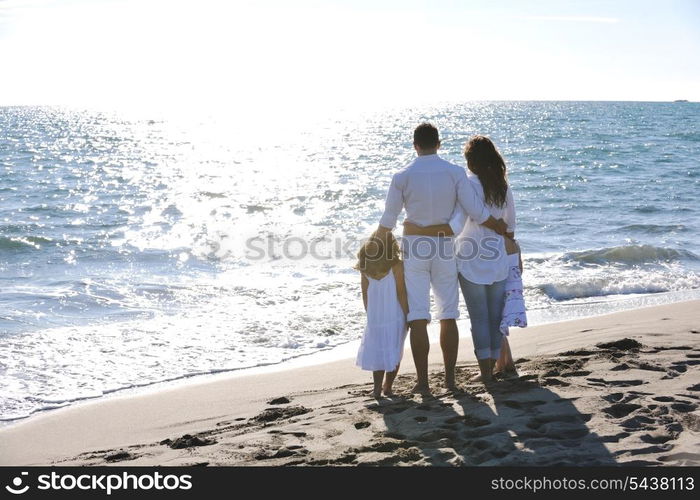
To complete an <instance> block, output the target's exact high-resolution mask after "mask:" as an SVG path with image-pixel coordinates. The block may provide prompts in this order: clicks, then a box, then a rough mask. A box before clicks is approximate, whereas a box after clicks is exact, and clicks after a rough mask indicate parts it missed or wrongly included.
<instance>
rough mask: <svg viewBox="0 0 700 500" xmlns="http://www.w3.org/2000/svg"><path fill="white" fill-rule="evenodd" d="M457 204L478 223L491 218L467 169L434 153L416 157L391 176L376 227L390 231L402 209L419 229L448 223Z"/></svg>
mask: <svg viewBox="0 0 700 500" xmlns="http://www.w3.org/2000/svg"><path fill="white" fill-rule="evenodd" d="M458 204H459V206H461V208H462V210H463V211H464V212H465V213H466V214H467V215H468V216H469V217H471V218H472V219H473V220H474V221H476V222H477V223H478V224H481V223H483V222H484V221H486V219H488V218H489V216H490V215H491V214H490V212H489V210H488V208H487V207H486V206H485V205H484V202H483V201H481V199H480V198H479V196H478V195H477V193H476V191H475V189H474V186H473V184H472V183H471V182H469V180H468V179H467V173H466V169H464V168H462V167H459V166H457V165H455V164H454V163H450V162H449V161H446V160H443V159H442V158H440V157H439V156H438V155H437V154H433V155H425V156H418V157H417V158H416V159H415V160H413V162H411V163H410V164H409V165H408V166H407V167H405V168H403V169H401V170H400V171H398V172H397V173H395V174H394V176H393V177H392V179H391V185H390V186H389V192H388V193H387V196H386V206H385V209H384V215H382V218H381V219H380V221H379V224H380V225H382V226H384V227H386V228H389V229H393V228H394V227H396V221H397V220H398V217H399V215H400V214H401V210H402V209H404V208H405V209H406V218H407V219H408V220H410V221H411V222H413V223H415V224H417V225H419V226H432V225H434V224H447V223H449V221H450V218H451V216H452V214H453V212H454V210H455V207H456V206H457V205H458Z"/></svg>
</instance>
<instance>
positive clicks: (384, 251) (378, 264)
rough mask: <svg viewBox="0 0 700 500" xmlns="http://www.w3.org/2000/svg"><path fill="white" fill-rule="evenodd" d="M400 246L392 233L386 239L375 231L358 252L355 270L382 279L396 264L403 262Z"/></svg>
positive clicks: (387, 234)
mask: <svg viewBox="0 0 700 500" xmlns="http://www.w3.org/2000/svg"><path fill="white" fill-rule="evenodd" d="M400 254H401V252H400V250H399V244H398V242H397V241H396V238H394V235H393V234H392V233H390V232H389V233H386V236H385V237H384V238H382V237H380V236H378V235H377V232H376V231H375V232H374V233H372V235H371V236H370V237H369V239H368V240H367V241H365V243H364V244H363V245H362V247H361V248H360V251H359V252H357V264H355V269H357V270H358V271H360V272H362V273H364V274H366V275H367V276H369V277H371V278H374V279H380V278H382V277H384V275H385V274H386V273H388V272H389V269H391V268H392V267H393V266H394V264H397V263H399V262H401V257H400Z"/></svg>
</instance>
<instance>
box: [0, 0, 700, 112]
mask: <svg viewBox="0 0 700 500" xmlns="http://www.w3.org/2000/svg"><path fill="white" fill-rule="evenodd" d="M698 54H700V1H698V0H665V1H663V2H659V1H658V0H654V1H647V0H616V1H599V0H587V1H583V0H580V1H573V0H532V1H521V0H493V1H489V2H484V1H481V0H479V1H441V0H427V1H415V0H400V1H382V0H366V1H365V0H355V1H340V0H336V1H310V0H295V1H294V2H289V1H281V0H280V1H265V0H261V1H250V2H248V1H226V2H224V1H214V0H189V1H181V0H170V1H163V0H138V1H136V0H0V64H1V65H2V66H0V67H2V78H0V105H14V104H65V105H85V106H106V107H159V106H160V107H179V106H181V107H204V108H209V107H211V108H225V109H245V110H248V111H252V112H254V111H255V110H256V109H261V110H262V109H265V110H270V109H280V110H281V109H286V110H288V111H293V110H297V111H298V112H301V111H302V110H304V109H318V110H324V109H329V107H332V106H338V105H342V106H347V107H360V108H364V107H373V106H382V105H391V106H393V105H399V106H405V105H411V104H416V105H419V104H425V103H432V102H436V103H437V102H448V101H471V100H651V101H654V100H674V99H689V100H700V57H698Z"/></svg>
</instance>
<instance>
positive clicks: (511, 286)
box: [500, 253, 527, 335]
mask: <svg viewBox="0 0 700 500" xmlns="http://www.w3.org/2000/svg"><path fill="white" fill-rule="evenodd" d="M525 311H526V309H525V299H524V297H523V278H522V274H521V273H520V263H519V255H518V254H517V253H514V254H511V255H508V277H507V278H506V300H505V304H504V306H503V318H502V319H501V328H500V330H501V333H502V334H503V335H508V333H509V332H508V327H509V326H518V327H520V328H525V327H526V326H527V315H526V314H525Z"/></svg>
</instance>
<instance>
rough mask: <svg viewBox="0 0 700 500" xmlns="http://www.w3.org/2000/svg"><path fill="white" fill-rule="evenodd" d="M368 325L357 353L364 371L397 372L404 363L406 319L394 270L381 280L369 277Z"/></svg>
mask: <svg viewBox="0 0 700 500" xmlns="http://www.w3.org/2000/svg"><path fill="white" fill-rule="evenodd" d="M367 280H368V281H369V286H368V287H367V326H366V327H365V333H364V335H363V336H362V343H361V344H360V349H359V351H358V353H357V361H356V364H357V366H360V367H361V368H362V369H363V370H372V371H375V370H384V371H393V370H395V369H396V366H397V365H398V364H399V362H400V361H401V357H402V355H403V345H404V340H405V339H406V316H405V314H404V312H403V309H402V308H401V303H400V302H399V298H398V295H397V293H396V278H395V277H394V271H393V269H390V270H389V272H388V273H387V274H386V276H384V277H383V278H381V279H374V278H370V277H369V276H367Z"/></svg>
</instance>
